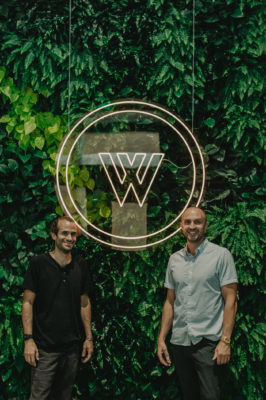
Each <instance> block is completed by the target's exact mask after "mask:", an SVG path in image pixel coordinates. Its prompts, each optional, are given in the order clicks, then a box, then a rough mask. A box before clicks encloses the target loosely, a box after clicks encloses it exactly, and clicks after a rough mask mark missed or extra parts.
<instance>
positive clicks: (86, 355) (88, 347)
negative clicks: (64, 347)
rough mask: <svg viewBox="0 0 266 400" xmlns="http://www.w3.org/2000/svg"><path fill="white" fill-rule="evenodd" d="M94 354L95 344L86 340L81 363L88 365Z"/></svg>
mask: <svg viewBox="0 0 266 400" xmlns="http://www.w3.org/2000/svg"><path fill="white" fill-rule="evenodd" d="M92 353H93V342H92V341H89V340H85V341H84V343H83V348H82V353H81V362H82V363H84V364H85V363H86V362H88V361H89V360H90V359H91V356H92Z"/></svg>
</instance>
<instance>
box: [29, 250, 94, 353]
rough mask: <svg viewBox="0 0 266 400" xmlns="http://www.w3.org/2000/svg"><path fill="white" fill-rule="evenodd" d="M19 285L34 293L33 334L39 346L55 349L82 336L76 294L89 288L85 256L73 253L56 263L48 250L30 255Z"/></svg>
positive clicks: (89, 281) (89, 290)
mask: <svg viewBox="0 0 266 400" xmlns="http://www.w3.org/2000/svg"><path fill="white" fill-rule="evenodd" d="M23 289H24V290H26V289H29V290H31V291H33V292H34V293H36V298H35V301H34V304H33V337H34V340H35V341H36V343H37V345H38V346H39V347H41V348H44V349H57V348H59V347H64V346H67V345H69V344H72V343H75V342H78V341H80V340H81V339H82V337H83V335H84V331H83V326H82V322H81V318H80V307H81V305H80V296H81V295H82V294H85V293H87V294H88V296H91V292H92V284H91V279H90V275H89V270H88V265H87V262H86V261H85V260H83V259H82V258H81V257H78V256H73V259H72V261H71V263H70V264H68V265H66V266H65V267H60V265H59V264H58V263H57V262H56V261H55V260H54V259H53V258H52V257H51V256H50V254H42V255H40V256H37V257H33V258H32V259H31V262H30V265H29V268H28V270H27V272H26V275H25V278H24V283H23Z"/></svg>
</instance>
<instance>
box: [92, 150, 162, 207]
mask: <svg viewBox="0 0 266 400" xmlns="http://www.w3.org/2000/svg"><path fill="white" fill-rule="evenodd" d="M99 157H100V160H101V163H102V166H103V168H104V170H105V172H106V175H107V178H108V180H109V182H110V184H111V186H112V189H113V192H114V194H115V197H116V199H117V201H118V203H119V205H120V207H123V205H124V203H125V201H126V199H127V197H128V195H129V192H130V191H132V192H133V194H134V196H135V198H136V199H137V202H138V204H139V206H140V207H142V206H143V204H144V202H145V200H146V197H147V195H148V193H149V190H150V188H151V185H152V183H153V181H154V179H155V177H156V174H157V172H158V169H159V168H160V165H161V162H162V160H163V157H164V154H163V153H99ZM136 189H137V190H138V193H137V190H136ZM123 194H124V195H123Z"/></svg>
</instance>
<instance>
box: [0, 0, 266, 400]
mask: <svg viewBox="0 0 266 400" xmlns="http://www.w3.org/2000/svg"><path fill="white" fill-rule="evenodd" d="M71 11H72V25H71V39H72V48H71V59H70V61H71V69H70V77H71V85H70V86H71V87H70V93H71V97H70V119H71V122H74V121H76V119H77V117H79V116H81V115H82V114H83V113H84V112H86V111H87V110H89V109H90V110H91V109H93V108H94V107H95V106H98V105H99V104H102V103H107V102H108V101H109V100H114V99H116V98H124V97H132V98H134V97H137V98H142V99H149V100H152V101H155V102H159V103H162V104H164V105H168V106H169V107H170V108H171V109H173V110H174V111H176V112H177V113H178V114H180V116H181V117H182V118H184V119H185V120H186V121H187V122H188V123H191V96H192V85H193V77H192V55H193V54H192V50H193V48H192V1H188V0H180V1H178V2H177V1H172V0H170V1H163V0H146V1H138V0H123V1H119V2H118V1H116V2H114V1H112V0H104V1H103V0H99V1H97V2H92V1H89V2H88V1H85V0H76V1H75V2H72V10H71ZM264 14H265V12H264V9H263V2H262V1H261V0H251V1H250V0H249V1H248V0H243V1H241V2H238V3H236V2H235V1H233V0H225V1H223V0H217V1H213V0H205V1H204V2H196V15H195V21H196V24H195V77H194V78H195V80H194V90H195V118H194V131H195V133H196V135H197V137H198V139H199V142H200V144H201V145H202V148H203V150H204V153H205V160H206V165H207V185H206V193H205V196H204V202H203V205H204V206H205V208H206V209H207V210H208V218H209V222H210V227H209V232H208V235H209V238H210V239H211V240H213V241H215V242H216V243H218V244H221V245H223V246H225V247H227V248H228V249H229V250H230V251H231V252H232V253H233V255H234V258H235V261H236V265H237V270H238V275H239V281H240V285H239V305H238V314H237V321H236V326H235V329H234V340H233V351H232V354H233V356H232V361H231V363H230V371H228V372H227V375H226V381H225V385H224V390H225V393H224V399H226V400H231V399H234V400H243V399H247V400H262V399H263V394H264V391H265V382H264V370H263V363H262V359H263V355H264V348H265V326H264V325H263V322H264V321H263V319H264V315H265V308H264V297H263V295H264V292H265V279H264V274H263V269H262V257H263V251H264V249H265V241H264V232H263V223H264V222H265V209H264V205H263V202H262V195H263V194H264V193H265V185H264V181H265V178H264V170H263V167H264V165H263V164H264V146H265V144H264V136H263V128H264V126H265V112H264V108H263V107H264V105H263V101H262V99H263V79H264V70H263V59H262V55H263V54H262V53H263V45H264V44H263V39H264V36H263V33H264V29H265V28H264ZM68 18H69V9H68V2H66V1H62V0H59V1H58V0H57V1H49V2H46V3H45V2H42V1H40V0H34V1H33V0H29V1H27V2H26V3H25V2H24V3H23V2H21V3H20V2H17V1H16V0H10V1H9V2H4V4H1V6H0V21H1V35H0V48H1V53H0V61H1V62H0V64H1V65H5V66H6V68H7V69H8V73H6V70H5V68H0V94H1V99H2V102H1V105H0V109H1V119H0V122H1V123H0V138H1V146H0V155H1V162H0V175H1V183H0V190H1V197H0V212H1V217H2V221H1V222H2V223H1V231H0V234H1V238H0V249H1V266H0V280H1V284H2V289H1V294H2V296H1V297H2V302H1V305H0V317H1V321H3V322H2V325H1V341H0V352H1V358H0V363H1V371H2V381H1V384H0V393H1V394H0V399H3V400H5V399H10V400H11V399H14V400H15V399H18V400H23V399H26V398H28V390H29V370H28V368H27V366H26V365H25V363H24V361H23V349H22V328H21V325H20V322H19V320H20V316H19V314H20V304H21V285H22V280H23V275H24V272H25V270H26V268H27V266H28V262H29V259H30V258H31V257H32V255H33V254H38V253H41V252H45V251H48V249H49V247H50V242H49V239H48V234H47V230H48V226H49V223H50V222H51V220H52V219H53V217H54V216H55V210H56V213H60V212H62V210H60V208H59V206H58V202H57V199H56V196H55V191H54V185H53V181H52V177H53V174H54V168H55V164H54V161H55V157H56V153H57V150H58V145H59V143H60V141H61V139H62V137H63V135H64V134H65V133H66V124H67V118H66V117H67V114H68V73H69V67H68V27H69V25H68V22H69V20H68ZM72 168H73V170H72V171H70V181H71V184H72V185H73V188H76V187H79V185H81V184H83V182H86V183H87V184H88V185H89V187H88V189H89V190H90V192H91V195H92V201H91V203H90V202H88V203H89V206H88V207H89V208H88V214H89V216H90V218H91V220H92V221H93V220H94V219H97V218H107V217H108V213H109V211H110V210H108V205H107V203H106V198H105V197H104V196H103V197H101V196H98V193H95V192H96V190H95V188H96V186H97V180H96V178H95V177H94V176H90V175H89V176H88V171H87V172H86V170H85V169H82V168H81V169H79V171H78V170H74V168H76V167H75V166H73V167H72ZM97 196H98V197H97ZM96 197H97V199H96ZM96 200H97V201H96ZM162 201H164V199H162ZM150 212H151V213H153V214H154V215H156V212H157V213H158V210H156V209H152V210H151V211H150ZM183 244H184V241H183V238H182V237H181V236H176V237H175V238H174V239H172V240H171V241H169V242H166V243H165V244H164V245H163V246H158V247H156V248H154V249H150V250H149V251H143V252H138V253H118V252H116V251H114V250H107V249H105V248H102V247H100V246H99V245H97V244H95V243H92V242H90V241H89V240H87V239H85V238H80V241H79V243H78V245H77V251H78V252H80V253H82V254H83V255H84V257H86V258H87V259H88V260H89V261H90V265H91V271H92V273H93V277H94V281H95V286H96V290H95V300H94V303H93V310H94V312H93V321H94V326H93V330H94V334H95V337H96V342H95V347H96V349H95V355H94V357H93V360H92V362H91V363H90V365H88V366H87V365H86V366H82V368H81V370H80V372H79V375H78V380H77V383H76V386H75V395H74V398H76V399H88V398H91V399H97V400H98V399H100V400H104V399H109V400H110V399H121V400H124V399H131V400H151V399H157V400H174V399H176V398H179V391H178V388H177V387H176V383H175V378H174V374H173V369H169V370H166V369H165V368H163V367H162V366H160V365H159V362H158V361H157V360H156V355H155V347H156V337H157V335H158V330H159V324H160V313H161V311H160V310H161V307H162V304H163V300H164V297H165V291H164V289H163V280H164V273H165V268H166V264H167V259H168V256H169V254H170V253H171V252H172V251H175V250H177V249H178V248H180V247H181V246H183Z"/></svg>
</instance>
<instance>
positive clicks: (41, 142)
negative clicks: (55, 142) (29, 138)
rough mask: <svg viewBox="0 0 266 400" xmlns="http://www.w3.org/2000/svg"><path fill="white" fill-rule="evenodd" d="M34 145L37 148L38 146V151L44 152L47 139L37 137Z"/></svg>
mask: <svg viewBox="0 0 266 400" xmlns="http://www.w3.org/2000/svg"><path fill="white" fill-rule="evenodd" d="M34 144H35V146H36V147H37V148H38V149H40V150H42V149H43V146H44V144H45V139H44V137H43V136H37V137H36V138H35V140H34Z"/></svg>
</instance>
